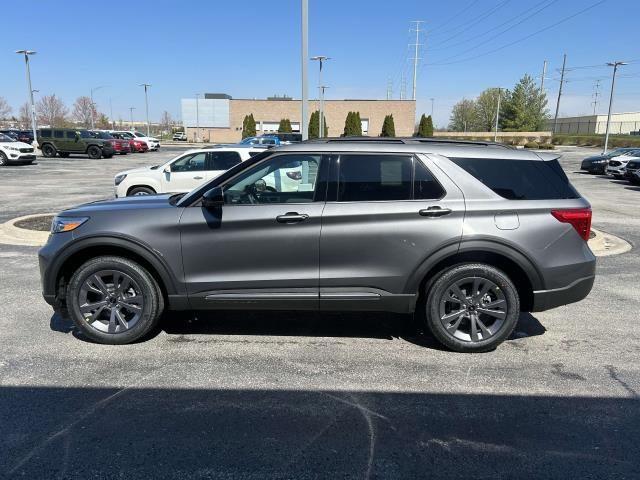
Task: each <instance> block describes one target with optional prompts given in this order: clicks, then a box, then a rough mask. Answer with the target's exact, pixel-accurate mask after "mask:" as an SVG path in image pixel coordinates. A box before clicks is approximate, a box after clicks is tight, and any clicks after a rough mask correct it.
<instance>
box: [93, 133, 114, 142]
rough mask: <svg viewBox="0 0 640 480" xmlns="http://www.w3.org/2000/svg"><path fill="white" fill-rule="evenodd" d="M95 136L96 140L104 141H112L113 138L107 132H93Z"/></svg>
mask: <svg viewBox="0 0 640 480" xmlns="http://www.w3.org/2000/svg"><path fill="white" fill-rule="evenodd" d="M92 133H93V136H94V137H96V138H101V139H103V140H111V139H112V138H113V137H112V136H111V135H110V134H108V133H107V132H92Z"/></svg>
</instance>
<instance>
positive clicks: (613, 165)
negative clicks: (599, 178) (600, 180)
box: [605, 148, 640, 178]
mask: <svg viewBox="0 0 640 480" xmlns="http://www.w3.org/2000/svg"><path fill="white" fill-rule="evenodd" d="M638 159H640V148H639V149H638V150H629V151H626V152H624V153H623V154H622V155H618V156H616V157H611V158H610V159H609V161H608V163H607V168H606V170H605V171H606V173H607V175H613V176H614V177H616V178H623V177H624V174H625V170H626V168H627V163H629V160H638Z"/></svg>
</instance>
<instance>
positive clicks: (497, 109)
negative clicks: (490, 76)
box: [493, 87, 502, 142]
mask: <svg viewBox="0 0 640 480" xmlns="http://www.w3.org/2000/svg"><path fill="white" fill-rule="evenodd" d="M501 91H502V89H501V88H500V87H498V106H497V108H496V130H495V132H494V134H493V141H494V142H497V141H498V120H499V119H500V97H501Z"/></svg>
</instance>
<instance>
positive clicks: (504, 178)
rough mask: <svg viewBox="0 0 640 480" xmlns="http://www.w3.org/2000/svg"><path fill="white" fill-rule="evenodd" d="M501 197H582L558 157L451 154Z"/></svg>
mask: <svg viewBox="0 0 640 480" xmlns="http://www.w3.org/2000/svg"><path fill="white" fill-rule="evenodd" d="M451 160H452V161H453V162H454V163H455V164H456V165H458V166H459V167H462V168H463V169H464V170H466V171H467V172H469V173H470V174H471V175H473V176H474V177H476V178H477V179H478V180H480V181H481V182H482V183H484V184H485V185H486V186H487V187H489V188H490V189H491V190H493V191H494V192H495V193H497V194H498V195H500V196H501V197H504V198H507V199H509V200H553V199H563V198H579V197H580V195H579V194H578V192H577V191H576V190H575V189H574V188H573V186H572V185H571V184H570V183H569V179H568V178H567V176H566V175H565V173H564V171H563V170H562V167H561V166H560V164H559V163H558V161H557V160H550V161H537V160H506V159H493V158H451Z"/></svg>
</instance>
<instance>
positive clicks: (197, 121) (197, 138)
mask: <svg viewBox="0 0 640 480" xmlns="http://www.w3.org/2000/svg"><path fill="white" fill-rule="evenodd" d="M199 103H200V94H199V93H196V143H198V142H199V141H200V109H199V108H200V107H199Z"/></svg>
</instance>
